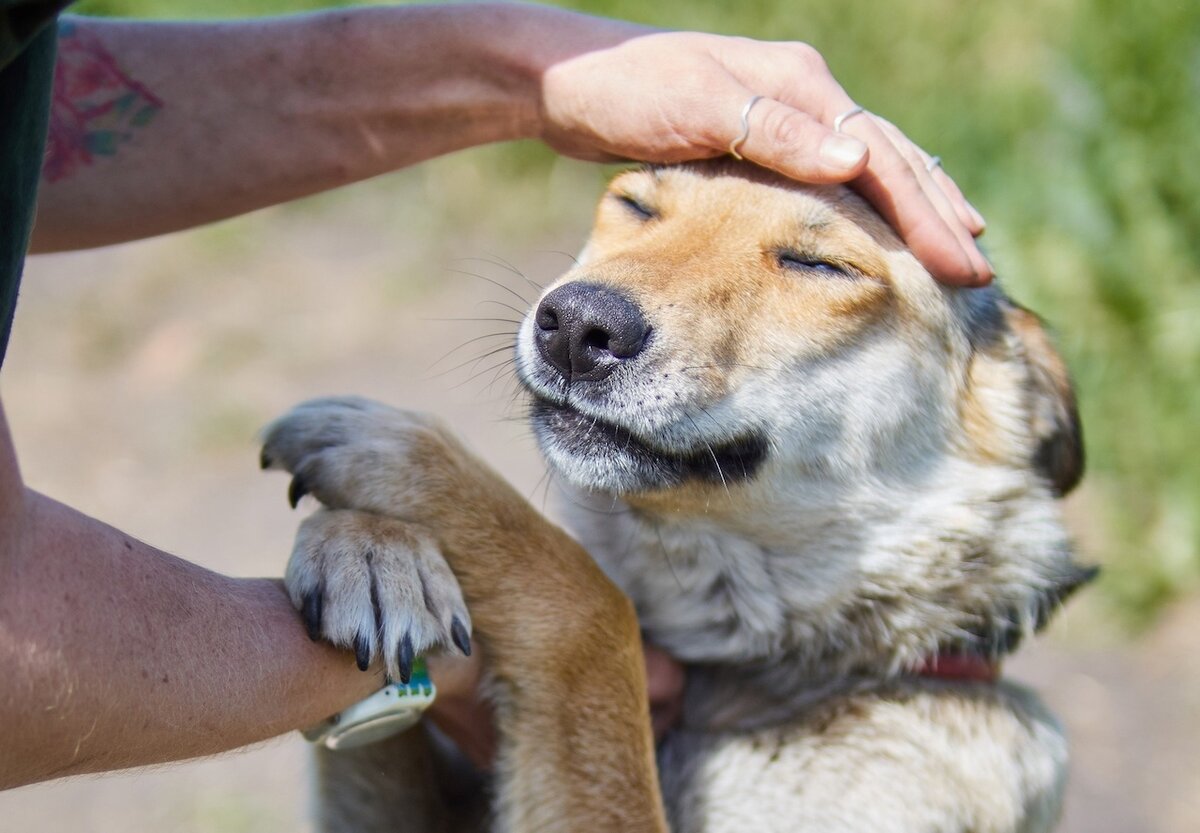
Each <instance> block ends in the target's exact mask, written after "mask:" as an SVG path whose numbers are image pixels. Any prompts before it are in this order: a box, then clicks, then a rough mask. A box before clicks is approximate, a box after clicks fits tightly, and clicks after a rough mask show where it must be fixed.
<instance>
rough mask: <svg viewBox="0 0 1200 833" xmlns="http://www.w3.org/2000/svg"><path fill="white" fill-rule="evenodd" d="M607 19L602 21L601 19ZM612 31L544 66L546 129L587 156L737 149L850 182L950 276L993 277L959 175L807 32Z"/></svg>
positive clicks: (675, 157) (812, 175) (933, 266)
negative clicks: (862, 96)
mask: <svg viewBox="0 0 1200 833" xmlns="http://www.w3.org/2000/svg"><path fill="white" fill-rule="evenodd" d="M606 25H608V24H607V23H601V22H595V26H596V27H597V28H602V27H603V26H606ZM612 25H613V26H620V27H621V28H620V29H614V30H611V31H610V32H609V33H608V36H609V37H610V38H613V40H614V41H615V42H611V43H609V44H607V45H597V46H594V47H591V48H587V49H582V50H578V51H574V52H573V54H571V55H569V56H566V57H560V58H559V59H558V60H556V61H555V62H554V63H552V64H551V65H550V66H549V67H548V68H547V69H546V70H545V71H544V72H543V75H542V91H541V96H542V98H541V117H542V124H543V131H542V138H543V139H544V140H545V141H546V142H547V143H548V144H549V145H550V146H551V147H553V148H555V149H556V150H558V151H559V152H560V153H564V154H566V155H569V156H574V157H577V158H580V159H590V160H597V161H602V160H612V159H637V160H641V161H646V162H663V163H666V162H682V161H686V160H691V159H707V158H712V157H716V156H721V155H723V154H726V153H729V151H730V144H731V143H732V142H733V141H734V140H736V139H737V138H738V137H739V136H740V135H741V134H742V132H743V131H742V120H741V119H742V112H743V108H744V107H745V106H746V104H747V102H749V101H750V99H751V98H752V97H753V96H756V95H758V96H763V98H761V99H760V100H759V101H757V102H756V103H755V104H754V106H753V107H751V108H750V112H749V115H748V126H749V132H748V135H747V136H746V138H745V140H744V141H743V142H742V143H741V144H740V145H739V146H738V147H737V150H738V152H739V153H740V154H741V155H742V156H743V157H745V158H746V159H748V160H750V161H751V162H754V163H756V164H758V165H761V166H763V167H765V168H771V169H773V170H776V171H778V172H780V173H782V174H784V175H785V176H788V177H791V178H793V179H796V180H799V181H801V182H808V183H814V184H825V183H838V182H846V183H848V184H849V185H850V187H852V188H854V189H855V190H856V191H858V192H859V193H860V194H862V195H863V196H864V197H865V198H866V199H867V200H869V201H870V202H871V203H872V204H873V205H874V206H875V208H876V210H878V211H879V212H880V214H882V215H883V216H884V218H885V219H887V220H888V222H889V223H891V225H892V227H893V228H895V229H896V230H897V231H898V232H899V233H900V236H901V237H903V238H904V241H905V243H907V244H908V246H909V247H910V248H911V249H912V251H913V253H914V254H915V255H916V256H917V257H918V258H919V259H920V260H921V262H922V263H923V264H924V265H925V266H926V268H928V269H929V271H930V272H931V273H932V274H933V275H934V277H936V278H937V279H939V280H941V281H942V282H944V283H947V284H950V285H957V286H976V285H982V284H986V283H987V282H988V281H990V280H991V278H992V277H993V270H992V267H991V265H990V264H989V263H988V261H987V259H986V258H984V256H983V255H982V253H980V251H979V249H978V247H977V246H976V245H975V241H974V239H973V238H974V237H975V236H978V235H979V234H982V233H983V230H984V221H983V218H982V217H981V216H980V215H979V213H978V212H977V211H976V210H975V209H974V208H973V207H972V206H971V205H970V203H968V202H967V200H966V199H965V198H964V197H963V195H962V193H961V192H960V191H959V189H958V187H957V186H956V185H955V183H954V181H953V180H952V179H951V178H950V177H949V176H948V175H947V174H946V173H945V172H944V171H943V170H942V169H941V167H940V166H939V165H938V164H936V163H934V162H932V161H931V158H930V156H929V155H928V154H926V153H925V152H924V151H923V150H921V149H920V148H919V147H917V146H916V145H915V144H913V142H912V141H911V140H909V139H908V138H907V137H906V136H905V135H904V134H903V133H902V132H901V131H900V130H899V129H897V128H896V127H895V126H894V125H892V124H891V123H890V122H888V121H886V120H884V119H882V118H880V117H878V116H875V115H873V114H871V113H862V114H858V115H854V116H851V117H848V118H846V119H844V124H843V126H842V130H841V131H840V132H835V131H834V129H833V125H834V122H835V120H836V119H837V117H838V116H839V115H842V114H845V113H848V112H849V111H851V110H852V109H853V108H854V107H855V106H856V105H855V102H854V100H853V99H852V98H850V96H849V95H848V94H847V93H846V92H845V90H843V89H842V87H841V85H840V84H838V82H837V80H836V79H835V78H834V77H833V75H832V73H831V72H830V71H829V68H828V67H827V66H826V64H825V61H824V60H823V59H822V57H821V55H820V54H819V53H818V52H817V50H816V49H814V48H813V47H811V46H809V45H807V44H803V43H765V42H760V41H753V40H749V39H745V38H733V37H721V36H717V35H707V34H699V33H694V32H657V31H651V30H634V31H631V30H630V28H629V27H627V26H626V25H625V24H612Z"/></svg>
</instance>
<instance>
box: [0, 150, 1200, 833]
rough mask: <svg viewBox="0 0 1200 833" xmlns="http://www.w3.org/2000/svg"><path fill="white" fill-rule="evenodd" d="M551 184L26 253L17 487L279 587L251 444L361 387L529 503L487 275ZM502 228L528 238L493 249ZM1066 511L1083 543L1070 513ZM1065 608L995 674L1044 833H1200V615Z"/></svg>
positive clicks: (239, 768)
mask: <svg viewBox="0 0 1200 833" xmlns="http://www.w3.org/2000/svg"><path fill="white" fill-rule="evenodd" d="M572 170H573V169H568V170H567V171H566V172H565V173H563V174H562V176H561V177H559V178H557V179H555V180H554V183H553V185H554V187H553V189H552V193H551V194H550V195H549V196H548V197H547V196H545V195H525V198H526V200H527V201H526V202H524V203H521V202H520V201H519V200H510V201H508V202H506V201H504V200H498V199H496V198H491V199H490V201H489V200H486V199H485V200H482V201H479V200H477V199H476V198H475V197H459V196H454V194H467V195H469V194H471V193H472V186H473V184H474V183H473V180H472V176H474V174H472V170H471V168H470V167H469V166H465V167H463V166H460V167H458V168H450V167H443V168H434V169H433V172H432V173H428V174H423V175H420V176H413V175H410V176H407V178H405V179H402V180H400V181H399V182H398V183H393V184H391V185H389V186H388V187H386V188H384V187H376V186H367V187H366V188H361V189H359V190H357V191H355V192H353V193H352V194H351V195H350V196H352V197H353V199H350V198H347V197H346V196H344V195H343V196H341V197H338V198H337V199H334V200H328V201H325V202H320V203H318V204H316V205H312V204H309V205H307V206H305V207H301V208H291V209H283V210H274V211H269V212H262V213H260V214H258V215H255V216H252V217H250V218H245V219H242V220H238V221H236V222H232V223H227V224H223V225H220V226H217V227H215V228H212V229H208V230H204V231H201V232H198V233H193V234H189V235H177V236H172V237H167V238H163V239H159V240H155V241H150V242H147V243H142V244H137V245H131V246H123V247H117V248H113V249H109V250H104V251H98V252H90V253H80V254H72V255H60V256H53V257H45V258H40V259H36V260H35V261H33V262H32V263H31V265H30V267H29V269H28V272H27V277H26V281H25V287H24V292H23V296H22V299H21V305H20V308H19V310H18V316H17V325H16V330H15V335H14V339H13V343H12V345H11V348H10V354H9V359H8V361H7V363H6V366H5V368H4V374H3V379H2V382H0V384H2V391H3V397H4V402H5V405H6V407H7V409H8V414H9V419H10V421H11V423H12V429H13V432H14V434H15V437H16V442H17V446H18V449H19V451H20V454H21V462H22V465H23V468H24V471H25V475H26V479H27V481H28V482H29V483H30V484H31V485H33V486H34V487H35V488H38V489H40V490H41V491H44V492H46V493H48V494H50V495H52V496H54V497H56V498H58V499H60V500H63V501H65V502H66V503H68V504H71V505H74V506H76V507H78V508H80V509H82V510H83V511H85V512H88V513H91V514H93V515H95V516H97V517H99V518H102V519H104V520H106V521H108V522H110V523H113V524H115V525H116V526H118V527H120V528H122V529H124V530H126V531H128V532H129V533H131V534H133V535H136V536H138V537H140V538H142V539H144V540H147V541H149V542H151V543H153V544H155V545H157V546H160V547H162V548H164V549H166V550H168V551H170V552H174V553H177V554H179V555H181V556H184V557H186V558H189V559H192V560H194V561H197V562H200V563H202V564H205V565H207V566H209V567H211V568H213V569H215V570H220V571H223V572H227V573H232V574H237V575H264V574H271V575H278V574H279V573H280V572H281V571H282V568H283V564H284V561H285V559H286V556H287V553H288V551H289V548H290V543H291V537H292V534H293V532H294V530H295V526H296V523H297V520H298V516H297V514H295V513H293V512H291V511H290V510H289V509H288V508H287V504H286V501H285V497H284V494H285V490H286V480H285V479H284V478H283V477H282V476H281V475H279V474H262V473H260V472H259V471H258V467H257V446H256V443H255V433H256V431H257V430H258V429H259V428H260V427H261V426H262V425H263V424H265V423H266V422H267V421H269V420H270V419H271V418H272V417H274V416H276V415H278V414H279V413H280V412H282V411H283V410H284V409H286V408H287V407H289V406H290V405H292V404H294V403H295V402H297V401H299V400H301V399H304V398H306V397H310V396H317V395H324V394H333V393H362V394H367V395H371V396H374V397H377V398H380V399H383V400H386V401H388V402H392V403H394V404H400V405H407V406H413V407H419V408H422V409H425V410H430V411H434V412H437V413H439V414H441V415H443V416H444V417H445V418H446V419H447V420H449V421H450V423H451V424H452V425H454V426H455V427H456V428H457V429H458V430H460V431H461V432H462V433H463V434H464V435H465V436H466V437H467V438H468V440H469V441H470V442H471V444H473V445H474V447H476V448H477V449H479V450H480V451H481V452H482V454H483V456H484V457H485V458H487V459H488V460H490V461H491V462H492V463H494V464H495V465H497V466H498V467H500V468H501V470H503V471H505V472H506V473H507V474H508V476H509V477H510V478H511V479H512V480H513V481H514V482H515V483H516V484H517V485H518V487H520V488H521V489H522V490H524V492H525V493H526V494H529V495H531V496H533V497H534V500H535V502H539V503H540V502H541V501H542V500H543V496H544V494H545V492H546V486H545V480H544V479H543V476H542V475H543V472H542V469H541V467H540V464H539V462H538V458H537V455H536V452H535V450H534V447H533V444H532V443H531V441H530V440H529V439H528V436H527V432H526V431H525V429H524V426H523V425H522V424H521V421H520V419H519V413H520V409H519V406H518V405H517V404H515V400H514V391H513V388H512V386H511V383H510V381H509V379H508V374H507V364H506V355H507V354H506V353H505V352H504V350H503V348H504V346H505V345H506V344H507V336H508V335H509V334H511V332H512V331H513V329H514V325H513V324H512V323H510V322H511V320H512V319H515V317H516V312H515V310H514V308H520V307H521V306H522V302H521V301H520V300H519V298H518V297H517V296H522V297H525V298H529V297H532V296H533V294H534V293H535V289H534V288H533V286H532V285H531V284H530V283H528V282H527V281H526V280H525V279H524V278H523V277H522V276H521V275H518V274H516V273H515V272H514V271H512V270H511V269H510V268H509V267H508V266H507V261H508V260H511V261H513V262H515V263H517V264H519V267H520V269H519V271H520V272H522V273H524V274H527V275H528V276H529V277H530V278H531V279H532V280H533V281H542V282H544V281H545V280H548V279H550V278H551V277H553V276H554V274H556V273H557V272H558V271H561V270H562V269H563V268H564V266H565V264H566V263H567V262H568V257H569V256H567V255H565V254H563V252H566V251H571V250H573V249H575V248H577V247H578V245H579V243H580V241H581V235H582V233H583V230H584V229H585V228H586V223H587V217H588V213H589V212H590V204H591V201H592V199H593V196H594V193H595V191H594V181H593V180H592V179H589V178H588V176H584V175H580V174H578V173H573V172H572ZM451 192H452V193H451ZM447 193H451V196H449V197H448V196H446V194H447ZM430 205H435V206H436V210H434V211H430V210H429V206H430ZM522 205H525V206H528V205H536V209H530V208H524V207H520V206H522ZM522 213H533V214H536V217H535V219H536V220H537V223H535V224H534V227H538V228H543V229H546V230H545V231H539V232H521V233H516V232H514V231H513V228H515V227H517V226H518V225H520V224H521V223H522V222H523V221H524V220H525V219H527V218H525V217H514V216H513V215H514V214H522ZM479 218H488V219H486V220H482V219H479ZM463 229H467V231H463ZM466 258H481V259H482V260H467V259H466ZM466 272H475V273H478V274H479V275H482V276H483V278H484V279H478V278H475V277H472V276H470V275H468V274H462V273H466ZM491 281H495V282H496V283H492V282H491ZM498 284H499V285H498ZM504 287H508V289H506V288H504ZM461 319H501V320H474V321H466V320H461ZM505 319H507V320H505ZM473 339H478V340H474V341H472V340H473ZM493 350H496V351H499V352H495V353H492V352H491V351H493ZM446 354H449V355H448V356H446ZM460 365H461V366H460ZM1074 515H1075V516H1077V517H1079V518H1080V520H1079V522H1078V523H1079V524H1080V527H1081V528H1080V529H1079V533H1080V538H1081V539H1082V540H1083V541H1084V542H1085V545H1086V539H1087V530H1086V528H1084V527H1085V526H1086V524H1085V521H1084V520H1083V519H1084V518H1085V517H1086V512H1080V511H1076V512H1075V513H1074ZM1072 608H1073V610H1071V611H1068V612H1067V614H1066V615H1065V616H1063V617H1061V619H1060V621H1059V623H1058V624H1057V625H1056V626H1055V627H1054V628H1053V629H1052V632H1051V633H1050V634H1048V635H1047V636H1046V637H1045V638H1043V639H1041V640H1040V641H1039V642H1037V643H1036V644H1034V645H1033V646H1031V647H1029V648H1027V649H1026V650H1024V651H1023V652H1022V653H1021V654H1020V655H1019V657H1018V658H1017V659H1016V660H1015V661H1013V662H1012V663H1011V664H1010V667H1009V671H1010V673H1011V675H1012V676H1014V677H1016V678H1018V679H1021V680H1025V681H1028V682H1029V683H1030V684H1032V685H1033V686H1035V687H1036V688H1037V689H1039V690H1040V691H1041V692H1043V694H1044V696H1045V698H1046V700H1047V701H1048V702H1049V703H1050V704H1051V705H1052V707H1053V708H1054V709H1055V711H1056V712H1057V713H1058V714H1059V715H1061V717H1062V719H1063V721H1064V723H1065V724H1066V726H1067V727H1068V730H1069V732H1070V734H1071V736H1072V739H1073V754H1074V770H1073V775H1072V781H1071V787H1070V794H1069V797H1068V804H1067V812H1066V818H1065V820H1064V824H1063V828H1062V829H1063V830H1066V831H1072V833H1135V831H1147V832H1148V833H1149V831H1154V832H1155V833H1191V831H1195V830H1198V829H1200V756H1198V755H1197V754H1196V751H1195V750H1196V749H1197V748H1200V654H1198V653H1197V651H1196V650H1195V648H1194V638H1195V637H1194V634H1196V633H1197V632H1200V600H1193V601H1190V602H1187V603H1184V604H1181V605H1179V606H1178V607H1177V608H1175V609H1173V610H1172V611H1170V612H1169V613H1168V615H1167V616H1166V617H1165V618H1164V619H1163V621H1162V622H1161V623H1160V624H1159V625H1158V626H1157V627H1156V628H1155V629H1153V630H1152V631H1151V632H1150V633H1149V634H1147V635H1145V636H1144V637H1142V638H1140V639H1139V640H1137V641H1135V642H1130V641H1124V640H1122V639H1121V638H1119V637H1117V636H1115V635H1114V633H1113V629H1112V628H1111V627H1110V626H1109V625H1108V624H1106V622H1105V618H1106V617H1105V615H1104V612H1103V611H1102V610H1101V609H1100V608H1099V607H1098V606H1097V605H1095V604H1094V603H1090V602H1089V600H1088V599H1087V598H1086V594H1085V598H1083V599H1081V600H1080V601H1079V603H1078V604H1073V605H1072ZM2 743H3V740H2V737H0V744H2ZM307 773H308V765H307V753H306V749H305V745H304V743H303V742H302V741H301V740H300V739H299V738H298V737H295V736H293V737H287V738H282V739H279V740H277V741H274V742H271V743H267V744H264V745H262V746H260V747H258V748H255V749H252V750H250V751H247V752H242V753H236V754H230V755H227V756H223V757H220V758H217V759H211V760H205V761H200V762H194V763H188V764H183V765H177V766H171V767H163V768H159V769H156V770H151V771H138V772H131V773H123V774H119V775H113V776H106V777H99V778H80V779H74V780H69V781H65V782H59V783H54V784H50V785H41V786H35V787H30V788H24V789H20V790H15V791H11V792H7V793H3V794H0V833H10V832H11V833H18V832H19V833H33V832H34V831H37V833H43V832H45V833H53V832H54V831H95V833H109V831H130V830H138V831H153V830H161V831H172V833H174V832H175V831H178V833H215V831H221V833H238V832H239V831H254V833H274V831H297V830H305V829H309V827H308V823H307V821H306V814H307V803H308V788H307V777H308V775H307Z"/></svg>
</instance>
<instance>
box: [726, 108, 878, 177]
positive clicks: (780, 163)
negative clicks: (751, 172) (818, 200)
mask: <svg viewBox="0 0 1200 833" xmlns="http://www.w3.org/2000/svg"><path fill="white" fill-rule="evenodd" d="M747 100H748V97H747ZM746 122H747V124H748V125H749V134H748V135H747V136H746V138H745V140H743V141H742V142H741V144H740V145H738V146H737V151H738V153H739V154H741V155H742V156H743V157H745V158H746V159H749V160H750V161H751V162H754V163H756V164H758V165H762V166H763V167H764V168H771V169H772V170H775V171H778V172H779V173H781V174H783V175H784V176H787V177H790V178H792V179H796V180H799V181H801V182H811V183H816V184H824V183H834V182H846V181H848V180H851V179H853V178H854V177H856V176H857V175H858V174H860V173H861V172H862V170H863V169H864V168H865V167H866V165H867V156H868V150H867V145H866V143H865V142H862V141H860V140H859V139H856V138H854V137H853V136H848V135H846V134H845V133H835V132H834V131H833V130H832V129H831V128H829V127H827V126H825V125H824V124H822V123H821V122H819V121H817V120H816V119H814V118H813V117H812V116H810V115H808V114H807V113H804V112H802V111H800V110H797V109H795V108H794V107H790V106H788V105H787V104H784V103H783V102H780V101H776V100H774V99H772V98H761V99H759V100H758V101H756V102H755V103H754V105H753V106H752V107H751V108H750V112H749V114H748V115H747V117H746Z"/></svg>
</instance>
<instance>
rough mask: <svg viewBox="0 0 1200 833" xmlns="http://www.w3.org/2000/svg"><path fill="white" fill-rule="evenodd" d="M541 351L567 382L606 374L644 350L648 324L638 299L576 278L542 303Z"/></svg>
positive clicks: (538, 316) (539, 320) (538, 319)
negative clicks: (638, 304)
mask: <svg viewBox="0 0 1200 833" xmlns="http://www.w3.org/2000/svg"><path fill="white" fill-rule="evenodd" d="M534 322H535V324H536V329H535V331H534V335H535V337H536V339H537V346H538V350H539V351H540V352H541V354H542V358H544V359H545V360H546V361H547V362H549V364H550V366H551V367H553V368H554V369H555V370H557V371H558V372H559V373H560V374H561V375H562V377H563V378H564V379H566V380H567V381H568V382H573V381H576V380H578V381H588V382H590V381H596V380H599V379H603V378H604V377H605V376H607V375H608V374H610V373H612V372H613V370H614V369H615V368H616V367H617V366H618V365H619V364H620V363H621V362H623V361H628V360H629V359H632V358H633V357H634V356H636V355H637V354H638V353H640V352H641V350H642V347H643V346H645V344H646V337H647V336H648V335H649V334H650V327H649V326H648V325H647V324H646V319H645V318H643V317H642V311H641V310H639V309H638V307H637V304H635V303H634V302H633V301H631V300H630V299H629V298H627V297H626V296H625V295H623V294H622V293H620V292H618V291H617V290H615V289H613V288H611V287H608V286H604V285H602V284H597V283H587V282H583V281H572V282H571V283H565V284H563V285H562V286H560V287H559V288H558V289H556V290H554V291H553V292H551V293H550V294H549V295H547V296H546V297H545V298H543V299H542V302H541V303H540V304H538V308H537V313H536V316H535V318H534Z"/></svg>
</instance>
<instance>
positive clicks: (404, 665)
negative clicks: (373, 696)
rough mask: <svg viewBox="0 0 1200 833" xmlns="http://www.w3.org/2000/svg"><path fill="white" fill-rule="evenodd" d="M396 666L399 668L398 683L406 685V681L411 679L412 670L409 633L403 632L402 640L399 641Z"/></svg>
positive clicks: (411, 644)
mask: <svg viewBox="0 0 1200 833" xmlns="http://www.w3.org/2000/svg"><path fill="white" fill-rule="evenodd" d="M396 665H397V666H399V671H400V682H401V683H403V684H404V685H408V681H409V680H411V679H412V670H413V642H412V634H411V633H408V632H405V634H404V638H403V639H401V640H400V646H399V648H398V649H397V650H396Z"/></svg>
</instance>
